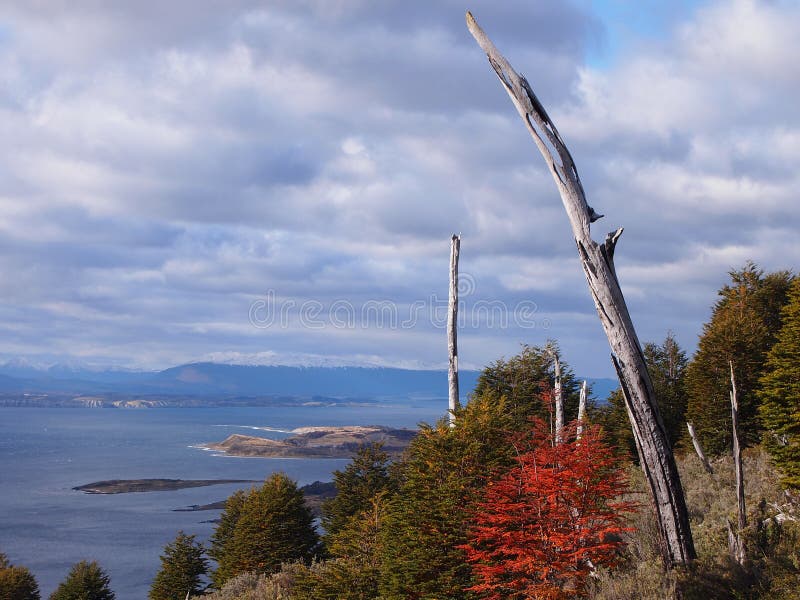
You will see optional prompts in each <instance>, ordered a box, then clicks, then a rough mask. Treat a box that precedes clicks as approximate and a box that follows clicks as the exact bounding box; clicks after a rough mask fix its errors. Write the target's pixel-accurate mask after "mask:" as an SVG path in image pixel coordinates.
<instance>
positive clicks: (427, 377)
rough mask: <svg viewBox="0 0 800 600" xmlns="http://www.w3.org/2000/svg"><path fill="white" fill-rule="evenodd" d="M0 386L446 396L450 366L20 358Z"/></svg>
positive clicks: (469, 379)
mask: <svg viewBox="0 0 800 600" xmlns="http://www.w3.org/2000/svg"><path fill="white" fill-rule="evenodd" d="M479 374H480V372H479V371H461V372H460V374H459V377H460V384H461V390H462V395H463V396H466V395H467V393H469V392H470V391H472V389H474V387H475V384H476V383H477V380H478V376H479ZM589 383H590V385H591V386H592V389H593V392H594V396H595V397H596V398H598V399H600V400H603V399H605V398H606V397H607V396H608V394H609V393H610V391H612V390H613V389H616V387H617V382H616V380H612V379H593V380H590V381H589ZM0 393H2V394H3V395H4V396H6V397H8V396H9V395H11V396H14V395H16V394H21V395H25V394H35V395H42V394H60V395H78V396H91V395H101V396H103V395H109V394H113V395H117V396H119V395H124V394H129V395H136V396H138V397H147V396H184V397H186V396H191V397H194V396H198V397H211V396H213V397H217V398H219V399H220V400H221V399H222V398H224V397H245V396H252V397H278V396H284V397H286V396H289V397H325V398H368V399H372V400H376V399H377V400H379V399H391V398H413V399H419V400H422V399H426V398H431V399H433V398H446V397H447V372H446V371H441V370H411V369H398V368H388V367H301V366H258V365H253V366H249V365H248V366H245V365H232V364H219V363H212V362H198V363H191V364H186V365H180V366H177V367H172V368H169V369H165V370H163V371H127V370H122V369H108V370H96V369H90V368H86V367H79V366H61V365H55V366H51V367H47V368H40V367H36V366H32V365H29V364H26V363H22V362H18V361H17V362H10V363H6V364H3V365H0Z"/></svg>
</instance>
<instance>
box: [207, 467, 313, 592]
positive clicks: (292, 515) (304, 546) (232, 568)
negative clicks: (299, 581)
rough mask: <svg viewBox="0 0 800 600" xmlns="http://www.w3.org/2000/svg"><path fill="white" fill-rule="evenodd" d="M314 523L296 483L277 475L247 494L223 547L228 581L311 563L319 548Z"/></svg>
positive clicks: (224, 565)
mask: <svg viewBox="0 0 800 600" xmlns="http://www.w3.org/2000/svg"><path fill="white" fill-rule="evenodd" d="M313 521H314V517H313V515H312V514H311V511H310V510H309V509H308V507H306V505H305V502H304V498H303V492H302V491H300V490H299V489H298V488H297V485H296V484H295V482H294V481H292V480H291V479H289V478H288V477H287V476H286V475H284V474H283V473H274V474H273V475H272V476H270V477H269V478H268V479H267V480H266V481H265V482H264V485H263V486H261V487H260V488H253V489H252V490H250V492H249V493H247V495H246V496H245V498H244V502H243V503H242V505H241V507H240V509H239V516H238V519H236V522H235V525H234V527H233V533H232V535H231V537H230V539H229V540H228V541H227V542H225V543H224V544H223V545H222V549H223V553H222V556H221V557H220V559H219V560H220V567H221V568H224V569H225V571H224V572H225V574H226V579H227V578H228V577H230V576H233V575H238V574H239V573H245V572H248V571H254V572H259V573H265V574H269V573H275V572H277V571H278V570H279V569H280V567H281V563H283V562H291V561H297V560H299V561H309V560H311V558H312V557H313V556H314V555H315V554H316V553H317V551H318V546H319V537H318V536H317V532H316V531H315V530H314V525H313ZM219 579H221V577H215V580H214V583H215V585H217V582H218V580H219Z"/></svg>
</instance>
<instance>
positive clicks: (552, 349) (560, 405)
mask: <svg viewBox="0 0 800 600" xmlns="http://www.w3.org/2000/svg"><path fill="white" fill-rule="evenodd" d="M547 352H548V353H549V354H550V356H552V357H553V403H554V404H555V411H556V414H555V421H556V422H555V425H554V429H555V431H554V434H555V435H554V436H553V439H555V442H556V444H560V443H561V437H562V435H561V432H562V431H563V429H564V395H563V393H562V391H561V361H560V360H559V358H558V347H557V346H556V345H555V343H553V344H550V345H548V346H547Z"/></svg>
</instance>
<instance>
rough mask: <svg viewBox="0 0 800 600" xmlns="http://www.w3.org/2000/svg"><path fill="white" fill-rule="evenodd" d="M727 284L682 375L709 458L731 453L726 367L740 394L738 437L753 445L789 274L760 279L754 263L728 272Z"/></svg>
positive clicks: (690, 412)
mask: <svg viewBox="0 0 800 600" xmlns="http://www.w3.org/2000/svg"><path fill="white" fill-rule="evenodd" d="M730 276H731V283H730V284H729V285H726V286H724V287H723V288H722V289H721V290H720V291H719V296H720V299H719V300H718V301H717V303H716V304H715V305H714V309H713V312H712V315H711V320H710V321H709V322H708V323H706V324H705V325H704V326H703V333H702V335H701V336H700V342H699V345H698V349H697V353H696V354H695V356H694V358H693V359H692V361H691V363H690V364H689V367H688V369H687V373H686V384H687V389H688V393H689V399H688V407H687V411H686V417H687V420H689V421H691V422H692V423H693V424H694V427H695V429H696V431H697V433H698V436H699V437H700V440H701V442H702V444H703V448H704V449H705V451H706V453H707V454H710V455H718V454H722V453H724V452H727V451H729V450H730V446H731V420H730V419H731V409H730V400H729V391H730V367H729V361H732V362H733V367H734V372H735V376H736V386H737V388H738V392H739V433H740V437H741V438H742V441H743V443H744V444H746V445H750V444H753V443H756V442H757V441H758V440H759V438H760V433H761V427H760V422H759V419H758V401H757V399H756V393H755V392H756V388H757V386H758V379H759V377H760V376H761V374H762V372H763V367H764V362H765V360H766V355H767V352H768V350H769V348H770V347H771V346H772V344H773V343H774V341H775V335H776V334H777V332H778V329H779V328H780V321H781V320H780V308H781V307H782V306H783V305H784V304H785V303H786V294H787V292H788V290H789V286H790V284H791V279H792V278H791V275H790V274H789V273H788V272H786V271H781V272H777V273H771V274H769V275H766V276H765V275H764V272H763V271H762V270H761V269H759V268H758V267H756V266H755V265H754V264H752V263H748V264H747V265H745V267H744V268H743V269H741V270H739V271H731V273H730Z"/></svg>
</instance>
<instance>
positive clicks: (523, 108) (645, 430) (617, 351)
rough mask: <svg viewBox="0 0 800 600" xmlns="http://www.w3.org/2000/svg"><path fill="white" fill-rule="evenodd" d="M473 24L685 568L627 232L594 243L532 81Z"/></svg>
mask: <svg viewBox="0 0 800 600" xmlns="http://www.w3.org/2000/svg"><path fill="white" fill-rule="evenodd" d="M467 27H468V28H469V30H470V32H471V33H472V35H473V37H474V38H475V40H476V41H477V42H478V44H479V45H480V46H481V48H482V49H483V50H484V52H486V54H487V56H488V58H489V63H490V64H491V65H492V68H494V70H495V72H496V73H497V76H498V77H499V78H500V82H501V83H502V85H503V87H504V88H505V90H506V92H507V93H508V95H509V97H510V98H511V101H512V102H513V103H514V106H515V107H516V109H517V111H518V112H519V114H520V116H521V117H522V119H523V121H524V122H525V125H526V127H527V128H528V131H529V132H530V134H531V136H532V137H533V141H534V142H535V143H536V146H537V147H538V148H539V151H540V152H541V154H542V156H543V157H544V159H545V162H546V163H547V167H548V169H549V170H550V173H551V174H552V176H553V179H554V180H555V183H556V186H557V187H558V191H559V193H560V195H561V200H562V202H563V204H564V208H565V209H566V211H567V216H568V217H569V221H570V224H571V226H572V232H573V235H574V238H575V243H576V244H577V246H578V253H579V255H580V260H581V264H582V265H583V270H584V272H585V274H586V280H587V282H588V284H589V290H590V292H591V294H592V298H593V299H594V303H595V306H596V307H597V313H598V315H599V317H600V321H601V323H602V324H603V329H604V330H605V333H606V337H608V342H609V345H610V346H611V351H612V355H611V358H612V361H613V363H614V368H615V369H616V370H617V375H618V376H619V380H620V384H621V386H622V392H623V395H624V397H625V406H626V408H627V410H628V416H629V417H630V420H631V426H632V428H633V435H634V438H635V440H636V447H637V450H638V453H639V459H640V463H641V465H642V469H643V471H644V473H645V476H646V477H647V481H648V483H649V485H650V492H651V494H652V497H653V502H654V504H655V509H656V516H657V518H658V524H659V530H660V533H661V540H662V556H663V558H664V562H665V563H666V564H667V565H668V566H673V565H678V564H686V563H688V562H689V561H691V560H692V559H694V558H696V554H695V550H694V542H693V540H692V531H691V529H690V527H689V514H688V511H687V509H686V500H685V498H684V496H683V487H682V486H681V480H680V476H679V475H678V468H677V466H676V464H675V457H674V456H673V454H672V449H671V448H670V445H669V440H668V438H667V434H666V430H665V429H664V423H663V422H662V420H661V415H660V414H659V412H658V407H657V405H656V402H655V393H654V392H653V384H652V382H651V380H650V375H649V374H648V373H647V367H646V366H645V360H644V355H643V354H642V348H641V345H640V344H639V339H638V338H637V336H636V331H635V330H634V328H633V322H632V321H631V317H630V314H629V313H628V307H627V305H626V304H625V298H624V297H623V295H622V291H621V289H620V285H619V281H618V280H617V274H616V270H615V268H614V247H615V246H616V244H617V240H618V239H619V236H620V235H621V234H622V229H621V228H620V229H617V230H616V231H614V232H613V233H610V234H608V236H607V237H606V239H605V241H604V242H603V243H602V244H598V243H597V242H595V241H594V240H593V239H592V237H591V234H590V231H589V226H590V224H591V223H593V222H595V221H596V220H597V219H599V218H600V217H601V216H602V215H598V214H597V213H596V212H595V211H594V209H592V208H591V207H590V206H589V205H588V204H587V203H586V196H585V194H584V190H583V185H582V184H581V180H580V177H579V176H578V171H577V169H576V168H575V163H574V162H573V160H572V156H571V155H570V153H569V150H568V149H567V146H566V144H565V143H564V141H563V140H562V139H561V136H560V135H559V133H558V130H557V129H556V127H555V125H554V124H553V122H552V121H551V120H550V117H549V116H548V115H547V112H546V111H545V109H544V107H543V106H542V104H541V102H539V100H538V98H537V97H536V94H534V93H533V90H532V89H531V87H530V85H529V84H528V82H527V80H526V79H525V78H524V77H522V76H520V75H518V74H517V72H516V71H515V70H514V69H513V67H512V66H511V65H510V64H509V62H508V61H507V60H506V59H505V57H504V56H503V55H502V54H500V52H498V50H497V48H495V46H494V44H493V43H492V41H491V40H490V39H489V38H488V37H487V36H486V34H485V33H484V31H483V30H482V29H481V28H480V27H479V26H478V23H477V22H476V21H475V18H474V17H473V16H472V14H471V13H467Z"/></svg>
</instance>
